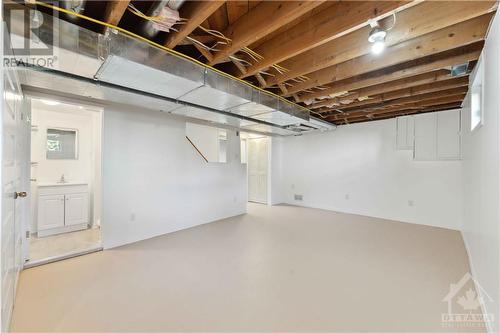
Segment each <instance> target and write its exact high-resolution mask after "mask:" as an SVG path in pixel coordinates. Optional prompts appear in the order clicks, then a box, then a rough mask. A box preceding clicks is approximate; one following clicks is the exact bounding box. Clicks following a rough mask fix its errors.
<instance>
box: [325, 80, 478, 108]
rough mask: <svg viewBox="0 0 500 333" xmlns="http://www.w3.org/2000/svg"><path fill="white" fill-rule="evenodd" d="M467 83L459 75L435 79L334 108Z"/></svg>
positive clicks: (367, 104)
mask: <svg viewBox="0 0 500 333" xmlns="http://www.w3.org/2000/svg"><path fill="white" fill-rule="evenodd" d="M468 85H469V77H468V76H461V77H456V78H451V79H448V80H444V81H437V82H434V83H428V84H424V85H419V86H415V87H411V88H405V89H399V90H395V91H391V92H387V93H384V94H380V95H375V96H372V97H370V98H369V99H365V100H361V101H357V102H354V103H351V104H345V105H339V106H337V107H335V109H336V110H343V111H346V110H348V109H351V108H359V107H368V106H369V105H372V104H377V103H383V102H387V101H391V100H394V99H398V98H403V97H410V96H418V95H424V94H427V93H432V92H439V91H442V90H447V89H451V88H458V87H467V86H468Z"/></svg>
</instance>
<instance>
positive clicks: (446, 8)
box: [248, 1, 495, 85]
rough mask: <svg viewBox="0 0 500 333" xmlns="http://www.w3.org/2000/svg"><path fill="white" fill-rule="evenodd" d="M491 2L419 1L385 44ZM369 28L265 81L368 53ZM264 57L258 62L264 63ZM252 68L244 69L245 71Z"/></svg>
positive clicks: (400, 17) (467, 15)
mask: <svg viewBox="0 0 500 333" xmlns="http://www.w3.org/2000/svg"><path fill="white" fill-rule="evenodd" d="M355 3H356V2H355ZM494 5H495V1H455V2H450V1H426V2H423V3H420V4H419V5H417V6H413V7H411V8H409V9H406V10H403V11H400V12H399V13H398V14H397V16H396V18H397V19H396V24H395V25H394V27H393V28H392V29H391V30H390V31H389V33H388V35H387V37H386V45H388V46H391V45H395V44H398V43H401V42H403V41H405V40H409V39H413V38H416V37H419V36H422V35H425V34H428V33H430V32H433V31H436V30H440V29H443V28H445V27H448V26H451V25H454V24H457V23H460V22H463V21H466V20H469V19H472V18H475V17H477V16H480V15H483V14H485V13H487V12H489V11H491V9H492V8H493V6H494ZM379 23H380V25H381V26H382V27H390V26H391V25H393V23H394V20H393V18H392V17H389V18H386V19H384V20H381V21H380V22H379ZM370 31H371V27H365V28H363V29H359V30H357V31H355V32H352V33H350V34H348V35H345V36H342V37H340V38H337V39H335V40H333V41H331V42H328V43H326V44H323V45H321V46H319V47H315V48H313V49H312V50H309V51H307V52H304V53H302V54H300V55H298V56H296V57H293V58H291V59H289V60H287V61H284V62H282V63H280V65H281V66H283V67H285V68H287V69H288V70H289V71H288V72H286V73H284V74H279V73H278V74H277V75H276V77H274V78H273V80H269V84H270V85H274V84H276V83H281V82H284V81H287V80H289V79H292V78H296V77H298V76H301V75H307V74H308V73H311V72H314V71H317V70H320V69H323V68H326V67H329V66H332V65H336V64H339V63H342V62H344V61H347V60H349V59H352V58H357V57H360V56H362V55H365V54H369V53H370V52H371V44H370V43H369V42H368V41H367V36H368V34H369V33H370ZM256 51H257V50H256ZM261 54H263V53H261ZM263 55H264V54H263ZM265 58H266V57H265ZM265 60H266V59H265ZM265 60H264V61H262V63H265ZM260 63H261V62H259V64H260ZM254 66H255V65H254ZM254 66H252V67H254ZM252 67H250V68H248V72H249V73H251V69H252Z"/></svg>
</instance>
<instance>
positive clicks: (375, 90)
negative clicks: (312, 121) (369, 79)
mask: <svg viewBox="0 0 500 333" xmlns="http://www.w3.org/2000/svg"><path fill="white" fill-rule="evenodd" d="M450 73H451V71H449V70H447V69H440V70H436V71H432V72H429V73H424V74H419V75H415V76H410V77H407V78H403V79H398V80H394V81H390V82H387V83H382V84H377V85H374V86H370V87H366V88H362V89H359V90H355V91H353V92H355V93H357V95H358V96H359V97H363V96H374V95H379V94H383V93H387V92H390V91H394V90H398V89H405V88H410V87H414V86H419V85H423V84H429V83H433V82H439V81H442V80H448V79H449V78H450ZM334 100H338V102H341V101H342V97H334V98H328V99H326V100H322V101H321V102H318V103H314V104H312V105H309V106H308V108H309V109H318V108H321V107H324V106H328V105H330V104H332V102H334Z"/></svg>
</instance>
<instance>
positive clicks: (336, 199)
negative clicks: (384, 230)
mask: <svg viewBox="0 0 500 333" xmlns="http://www.w3.org/2000/svg"><path fill="white" fill-rule="evenodd" d="M455 112H458V111H455ZM281 155H282V156H281V159H282V161H281V164H282V166H283V168H282V169H281V170H282V175H281V177H282V190H281V193H282V196H283V197H282V200H281V201H283V202H285V203H290V204H295V205H302V206H308V207H315V208H323V209H329V210H335V211H340V212H348V213H354V214H360V215H368V216H374V217H380V218H386V219H392V220H398V221H404V222H412V223H419V224H425V225H432V226H438V227H444V228H450V229H459V228H460V226H461V213H460V208H459V207H461V204H462V200H461V190H462V185H461V162H460V161H425V162H423V161H414V160H413V156H412V151H398V150H396V119H389V120H382V121H376V122H367V123H361V124H353V125H348V126H340V127H338V128H337V129H336V130H335V131H333V132H328V133H319V134H309V135H304V136H300V137H292V138H285V139H284V140H283V145H282V151H281ZM294 194H299V195H303V201H297V200H294Z"/></svg>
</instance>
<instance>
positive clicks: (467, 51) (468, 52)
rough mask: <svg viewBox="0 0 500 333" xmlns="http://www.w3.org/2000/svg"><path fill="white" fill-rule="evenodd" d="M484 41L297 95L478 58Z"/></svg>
mask: <svg viewBox="0 0 500 333" xmlns="http://www.w3.org/2000/svg"><path fill="white" fill-rule="evenodd" d="M483 45H484V42H483V41H480V42H476V43H473V44H470V45H466V46H461V47H458V48H456V49H453V50H449V51H445V52H441V53H438V54H433V55H431V56H428V57H424V58H420V59H416V60H413V61H410V62H408V63H405V64H402V65H397V66H392V67H389V68H383V69H380V70H378V71H373V72H370V73H367V74H364V75H361V76H355V77H352V78H348V79H345V80H341V81H338V82H335V83H332V84H330V85H328V86H327V88H326V89H324V90H321V91H318V92H313V93H307V94H302V95H299V101H300V102H303V101H307V100H310V99H314V98H324V97H329V96H331V95H334V94H338V93H341V92H346V91H353V90H357V89H361V88H364V87H369V86H373V85H377V84H381V83H385V82H390V81H394V80H397V79H401V78H406V77H409V76H413V75H418V74H422V73H427V72H430V71H434V70H437V69H441V68H445V67H449V66H452V65H457V64H463V63H466V62H469V61H472V60H477V59H479V55H480V54H481V50H482V48H483Z"/></svg>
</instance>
